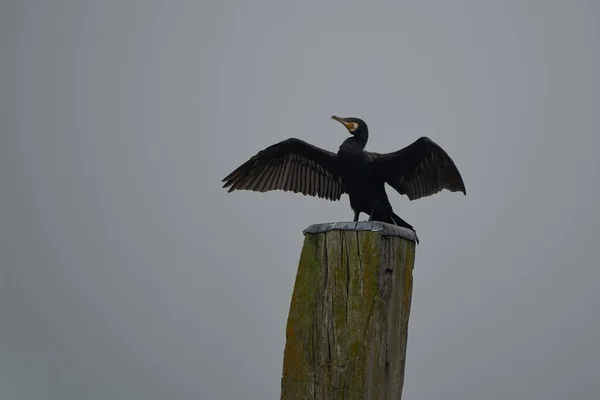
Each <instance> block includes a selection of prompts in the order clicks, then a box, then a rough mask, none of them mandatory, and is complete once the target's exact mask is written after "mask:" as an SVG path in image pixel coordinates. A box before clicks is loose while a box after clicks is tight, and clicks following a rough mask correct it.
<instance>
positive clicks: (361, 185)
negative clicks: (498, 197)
mask: <svg viewBox="0 0 600 400" xmlns="http://www.w3.org/2000/svg"><path fill="white" fill-rule="evenodd" d="M331 118H332V119H334V120H336V121H338V122H340V123H342V124H343V125H344V126H345V127H346V129H347V130H348V132H350V134H351V135H352V136H350V137H349V138H347V139H346V140H345V141H344V142H343V143H342V145H341V146H340V147H339V150H338V152H337V154H336V153H332V152H330V151H327V150H323V149H320V148H318V147H316V146H313V145H312V144H310V143H307V142H305V141H303V140H300V139H296V138H290V139H287V140H284V141H282V142H279V143H276V144H274V145H272V146H269V147H267V148H266V149H264V150H262V151H259V152H258V153H257V154H256V155H255V156H253V157H252V158H250V159H249V160H248V161H246V162H245V163H244V164H242V165H240V166H239V167H238V168H237V169H235V170H234V171H233V172H232V173H231V174H229V175H228V176H227V177H225V178H224V179H223V182H225V184H224V185H223V187H224V188H227V187H230V188H229V192H231V191H233V190H253V191H257V192H266V191H269V190H284V191H292V192H294V193H302V194H304V195H310V196H318V197H320V198H325V199H328V200H332V201H336V200H339V199H340V198H341V196H342V194H344V193H347V194H348V197H349V198H350V206H351V207H352V210H353V211H354V221H358V218H359V216H360V213H361V212H363V213H365V214H368V215H369V216H370V218H369V221H381V222H386V223H391V224H394V225H398V226H402V227H405V228H409V229H411V230H412V231H413V232H415V230H414V229H413V227H412V226H411V225H410V224H409V223H407V222H406V221H404V220H403V219H402V218H400V217H399V216H398V215H396V214H395V213H394V211H393V210H392V206H391V205H390V202H389V200H388V197H387V194H386V191H385V183H387V184H388V185H390V186H391V187H393V188H394V189H395V190H396V191H397V192H398V193H400V194H404V195H406V196H408V198H409V199H410V200H415V199H419V198H421V197H425V196H431V195H433V194H435V193H438V192H440V191H441V190H443V189H447V190H449V191H451V192H459V191H460V192H463V193H464V194H465V195H466V194H467V191H466V189H465V185H464V183H463V180H462V177H461V175H460V172H459V171H458V169H457V168H456V165H455V164H454V161H453V160H452V159H451V158H450V156H449V155H448V154H447V153H446V152H445V151H444V150H443V149H442V148H441V147H440V146H438V145H437V144H436V143H435V142H433V141H432V140H431V139H429V138H427V137H421V138H419V139H417V140H416V141H414V142H413V143H412V144H410V145H408V146H407V147H405V148H403V149H401V150H398V151H395V152H392V153H386V154H380V153H373V152H368V151H365V150H364V149H365V146H366V144H367V140H368V139H369V130H368V128H367V124H366V123H365V122H364V121H363V120H361V119H359V118H340V117H336V116H335V115H334V116H332V117H331ZM415 234H416V232H415Z"/></svg>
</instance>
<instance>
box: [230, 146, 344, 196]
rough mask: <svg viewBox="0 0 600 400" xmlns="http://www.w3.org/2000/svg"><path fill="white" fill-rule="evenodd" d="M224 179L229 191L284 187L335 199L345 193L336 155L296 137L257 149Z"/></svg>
mask: <svg viewBox="0 0 600 400" xmlns="http://www.w3.org/2000/svg"><path fill="white" fill-rule="evenodd" d="M223 182H225V184H224V185H223V187H224V188H227V187H230V188H229V192H231V191H233V190H252V191H255V192H266V191H268V190H283V191H291V192H294V193H302V194H305V195H309V196H318V197H321V198H325V199H328V200H334V201H335V200H339V199H340V197H341V196H342V193H344V188H343V185H342V181H341V178H340V175H339V172H338V166H337V155H336V154H335V153H332V152H330V151H327V150H323V149H320V148H318V147H316V146H313V145H312V144H309V143H306V142H304V141H302V140H300V139H295V138H290V139H287V140H284V141H282V142H279V143H276V144H274V145H272V146H269V147H267V148H266V149H264V150H261V151H259V152H258V153H257V154H256V155H255V156H253V157H252V158H250V159H249V160H248V161H246V162H245V163H244V164H242V165H240V166H239V167H238V168H236V169H235V170H234V171H233V172H232V173H231V174H229V175H228V176H226V177H225V178H224V179H223Z"/></svg>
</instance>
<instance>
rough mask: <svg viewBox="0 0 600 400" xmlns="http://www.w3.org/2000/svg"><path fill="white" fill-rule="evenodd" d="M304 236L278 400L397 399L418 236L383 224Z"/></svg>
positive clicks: (348, 225) (320, 229)
mask: <svg viewBox="0 0 600 400" xmlns="http://www.w3.org/2000/svg"><path fill="white" fill-rule="evenodd" d="M304 234H305V238H304V246H303V248H302V252H301V255H300V262H299V265H298V272H297V275H296V282H295V286H294V293H293V295H292V300H291V304H290V311H289V316H288V321H287V329H286V338H287V340H286V344H285V351H284V357H283V376H282V379H281V399H294V400H299V399H302V400H304V399H361V400H363V399H400V398H401V395H402V387H403V384H404V365H405V355H406V343H407V331H408V318H409V314H410V304H411V298H412V271H413V266H414V259H415V246H416V244H415V242H416V236H415V235H414V233H413V232H412V231H410V230H408V229H404V228H399V227H397V226H394V225H390V224H385V223H381V222H341V223H340V222H338V223H327V224H317V225H311V226H310V227H308V228H307V229H306V230H305V231H304Z"/></svg>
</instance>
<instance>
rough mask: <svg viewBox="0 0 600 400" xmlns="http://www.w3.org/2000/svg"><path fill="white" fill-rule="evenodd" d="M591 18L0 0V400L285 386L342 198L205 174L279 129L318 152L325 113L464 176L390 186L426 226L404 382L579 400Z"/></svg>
mask: <svg viewBox="0 0 600 400" xmlns="http://www.w3.org/2000/svg"><path fill="white" fill-rule="evenodd" d="M599 18H600V3H599V2H597V1H594V0H588V1H584V0H580V1H575V0H572V1H558V0H537V1H534V0H529V1H516V0H505V1H481V0H477V1H476V0H471V1H467V0H458V1H453V2H449V1H445V0H439V1H422V0H420V1H397V2H392V1H386V2H383V1H369V2H366V1H361V2H358V1H328V2H323V1H313V0H310V1H309V0H307V1H302V2H300V1H295V2H292V1H287V2H282V1H264V0H258V1H252V2H249V1H237V0H236V1H199V2H192V1H168V2H167V1H156V0H144V1H142V0H130V1H126V0H105V1H101V2H100V1H86V0H53V1H48V0H44V1H42V0H39V1H33V0H31V1H29V0H13V1H10V0H9V1H4V2H2V3H0V354H1V357H0V398H2V399H3V400H17V399H18V400H22V399H27V400H29V399H89V400H96V399H97V400H106V399H144V400H150V399H152V400H153V399H157V400H164V399H207V400H208V399H210V400H212V399H215V400H217V399H224V400H225V399H226V400H230V399H257V400H258V399H274V398H278V396H279V389H280V376H281V363H282V358H283V348H284V344H285V324H286V319H287V313H288V308H289V300H290V296H291V294H292V289H293V284H294V279H295V273H296V268H297V262H298V257H299V254H300V250H301V247H302V241H303V236H302V230H303V229H304V228H306V227H307V226H309V225H310V224H313V223H318V222H328V221H348V220H351V219H352V211H351V210H350V207H349V203H348V198H347V196H344V197H343V198H342V200H341V201H340V202H336V203H330V202H327V201H325V200H321V199H315V198H311V197H304V196H301V195H295V194H292V193H284V192H272V193H267V194H259V193H253V192H235V193H233V194H227V193H226V192H225V190H223V189H221V182H220V180H221V179H222V178H223V177H224V176H225V175H227V174H228V173H229V172H230V171H231V170H233V169H234V168H235V167H237V166H238V165H239V164H241V163H242V162H243V161H245V160H246V159H248V158H249V157H250V156H252V155H253V154H255V153H256V152H257V151H258V150H260V149H262V148H264V147H266V146H268V145H270V144H272V143H275V142H278V141H280V140H283V139H286V138H288V137H298V138H301V139H303V140H306V141H308V142H311V143H313V144H315V145H318V146H321V147H323V148H327V149H329V150H333V151H337V148H338V146H339V144H340V143H341V141H342V140H343V139H344V138H345V137H346V132H345V130H344V129H343V127H342V126H341V125H340V124H338V123H337V122H335V121H332V120H330V119H329V118H330V116H331V115H332V114H337V115H342V116H358V117H361V118H363V119H365V120H366V121H367V123H368V125H369V128H370V133H371V136H370V142H369V144H368V149H369V150H373V151H378V152H387V151H394V150H397V149H399V148H401V147H404V146H406V145H408V144H409V143H411V142H412V141H413V140H415V139H416V138H418V137H419V136H423V135H426V136H429V137H431V138H432V139H433V140H435V141H436V142H437V143H439V144H440V145H441V146H442V147H444V148H445V149H446V150H447V151H448V153H449V154H450V155H451V156H452V157H453V159H454V160H455V162H456V164H457V165H458V167H459V169H460V171H461V173H462V175H463V178H464V180H465V184H466V187H467V196H466V197H465V196H462V195H461V194H453V193H449V192H443V193H440V194H438V195H436V196H433V197H429V198H425V199H421V200H419V201H416V202H410V201H409V200H408V199H407V198H405V197H400V196H399V195H397V194H395V193H392V192H390V198H391V201H392V203H393V205H394V207H395V209H396V211H397V213H398V214H399V215H400V216H402V218H404V219H405V220H407V221H408V222H409V223H411V224H413V225H414V226H415V228H416V230H417V233H418V234H419V237H420V239H421V244H420V245H419V246H418V247H417V257H416V264H415V268H416V269H415V272H414V292H413V305H412V312H411V317H410V325H409V332H410V333H409V340H408V354H407V364H406V376H405V387H404V396H403V398H404V399H408V400H433V399H442V398H443V399H444V400H454V399H456V400H459V399H460V400H480V399H486V400H496V399H498V400H500V399H502V400H504V399H507V398H514V399H528V400H533V399H544V400H550V399H597V398H598V393H600V379H599V377H600V375H599V371H600V346H599V345H598V338H599V337H600V313H599V312H598V310H599V309H600V293H599V291H598V289H597V287H598V282H600V262H599V257H598V247H597V246H598V231H599V228H600V215H598V213H597V210H596V208H597V205H598V203H599V198H598V197H599V196H598V194H599V191H598V183H599V181H598V171H599V170H600V161H599V160H598V156H597V152H598V148H599V146H600V139H599V130H600V112H599V111H600V109H599V104H600V79H599V76H598V71H600V46H599V45H598V43H600V28H599V25H598V21H599ZM388 191H389V189H388ZM363 217H364V215H363Z"/></svg>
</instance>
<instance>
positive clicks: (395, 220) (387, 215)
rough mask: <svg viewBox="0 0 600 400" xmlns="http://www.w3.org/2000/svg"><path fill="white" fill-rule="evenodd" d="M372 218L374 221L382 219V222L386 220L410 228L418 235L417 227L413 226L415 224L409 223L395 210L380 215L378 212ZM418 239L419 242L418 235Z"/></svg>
mask: <svg viewBox="0 0 600 400" xmlns="http://www.w3.org/2000/svg"><path fill="white" fill-rule="evenodd" d="M371 219H372V220H373V221H381V222H385V223H388V224H392V225H397V226H400V227H402V228H408V229H410V230H411V231H413V232H414V234H415V236H416V235H417V232H416V231H415V228H413V226H412V225H411V224H409V223H408V222H406V221H405V220H403V219H402V218H400V217H399V216H398V215H396V214H395V213H394V212H393V211H388V212H386V213H383V214H379V215H378V213H375V215H373V217H372V218H371ZM416 240H417V243H419V238H418V237H417V238H416Z"/></svg>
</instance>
